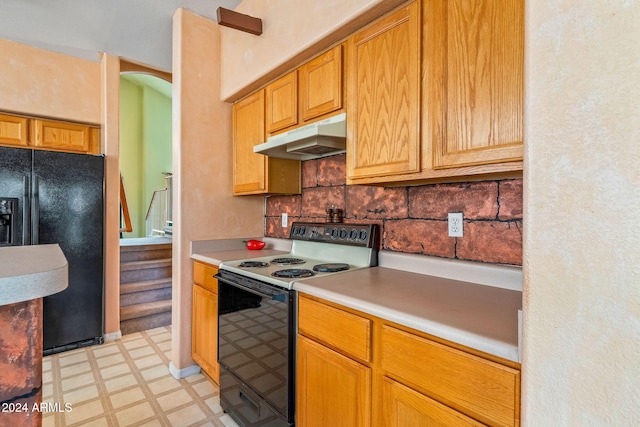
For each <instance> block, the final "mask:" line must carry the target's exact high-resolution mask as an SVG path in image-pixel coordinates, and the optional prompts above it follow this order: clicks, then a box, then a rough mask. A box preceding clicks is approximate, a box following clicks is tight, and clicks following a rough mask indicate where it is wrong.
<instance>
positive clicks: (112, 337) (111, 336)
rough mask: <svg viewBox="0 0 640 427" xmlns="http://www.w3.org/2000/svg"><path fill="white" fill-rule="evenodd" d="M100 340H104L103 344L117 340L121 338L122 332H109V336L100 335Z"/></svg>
mask: <svg viewBox="0 0 640 427" xmlns="http://www.w3.org/2000/svg"><path fill="white" fill-rule="evenodd" d="M102 338H104V342H107V341H115V340H119V339H120V338H122V331H117V332H111V333H110V334H104V335H102Z"/></svg>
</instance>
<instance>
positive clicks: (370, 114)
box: [347, 0, 524, 184]
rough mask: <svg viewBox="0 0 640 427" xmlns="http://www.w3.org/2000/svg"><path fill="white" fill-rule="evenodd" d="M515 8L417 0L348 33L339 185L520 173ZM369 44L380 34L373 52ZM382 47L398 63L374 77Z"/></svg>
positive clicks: (519, 53) (472, 0) (518, 17)
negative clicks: (343, 163) (343, 173)
mask: <svg viewBox="0 0 640 427" xmlns="http://www.w3.org/2000/svg"><path fill="white" fill-rule="evenodd" d="M420 9H421V10H420ZM523 10H524V1H523V0H515V1H508V0H499V1H490V0H453V1H446V0H435V1H431V0H429V1H427V0H417V1H416V2H414V3H413V4H411V5H409V6H404V7H402V8H401V9H399V10H397V11H395V12H392V13H391V14H390V15H387V16H386V17H383V18H382V19H380V20H379V21H377V22H375V23H373V24H371V25H370V26H369V27H366V28H365V29H363V30H361V31H359V32H357V33H356V34H355V35H354V36H352V37H351V38H350V39H349V41H348V47H349V48H348V50H347V56H348V59H347V75H348V78H349V84H348V92H349V97H348V103H347V115H348V126H349V135H348V138H347V183H348V184H403V183H407V182H428V181H430V180H432V181H433V180H440V181H442V180H448V181H452V180H459V179H467V178H468V177H472V176H475V175H483V176H484V177H487V178H489V177H491V178H493V177H499V176H519V175H520V174H521V173H522V165H523V163H522V157H523V137H522V129H523V64H524V43H523V34H524V25H523V16H524V12H523ZM407 15H410V16H409V17H407ZM394 21H395V22H397V24H394ZM416 24H417V29H416V27H415V25H416ZM394 25H396V26H394ZM396 27H399V28H396ZM400 28H405V29H406V31H407V32H410V34H411V40H416V41H417V43H418V44H419V46H418V48H417V49H418V50H417V52H416V50H415V46H413V45H411V44H409V43H407V42H404V43H402V42H401V41H399V40H398V38H400V37H402V36H401V34H402V30H401V29H400ZM376 30H377V31H376ZM385 30H386V31H385ZM392 34H396V35H397V38H393V37H392V36H391V35H392ZM367 37H370V38H371V39H372V41H369V40H368V39H367ZM405 37H408V36H405ZM376 40H381V41H382V40H385V44H380V45H379V48H378V51H376V50H375V49H374V48H373V47H374V46H376V43H375V41H376ZM394 41H395V43H396V44H394ZM403 50H404V51H407V53H406V54H404V56H403V53H402V51H403ZM387 51H390V52H393V53H392V54H393V55H395V58H394V59H393V61H395V63H394V64H393V65H395V64H396V63H397V64H399V68H398V69H392V70H390V71H386V70H385V71H380V72H379V73H376V70H375V68H374V69H373V70H372V67H374V66H385V64H386V62H388V60H387V59H386V57H385V55H389V53H388V52H387ZM409 51H410V52H409ZM403 58H404V59H403ZM403 61H404V62H403ZM415 61H418V64H419V65H418V73H417V74H416V73H414V72H413V70H415V68H414V67H415ZM408 64H411V65H408ZM402 70H406V71H404V72H403V71H402ZM393 73H396V74H395V75H394V74H393ZM399 73H401V74H399ZM416 78H417V79H418V80H417V82H418V86H417V87H414V86H412V85H413V84H415V82H416V80H415V79H416ZM380 82H382V83H380ZM407 87H411V88H412V89H406V88H407ZM375 90H379V92H377V93H376V92H373V91H375ZM405 92H406V93H407V94H406V96H405V95H403V94H404V93H405ZM374 93H375V95H374ZM416 102H417V104H414V103H416ZM416 105H417V107H416ZM414 108H417V109H414ZM405 122H406V123H405ZM414 126H417V128H416V127H414ZM416 129H417V130H416ZM416 132H417V133H416Z"/></svg>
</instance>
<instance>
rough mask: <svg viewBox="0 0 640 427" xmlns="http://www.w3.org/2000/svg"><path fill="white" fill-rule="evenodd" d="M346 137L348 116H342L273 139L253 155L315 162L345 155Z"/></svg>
mask: <svg viewBox="0 0 640 427" xmlns="http://www.w3.org/2000/svg"><path fill="white" fill-rule="evenodd" d="M346 136H347V114H346V113H342V114H338V115H336V116H333V117H330V118H328V119H325V120H320V121H317V122H315V123H311V124H308V125H306V126H302V127H299V128H297V129H293V130H290V131H289V132H284V133H280V134H278V135H274V136H272V137H271V138H269V139H267V142H265V143H263V144H258V145H256V146H255V147H253V152H254V153H260V154H264V155H267V156H271V157H280V158H283V159H295V160H309V159H317V158H318V157H324V156H332V155H334V154H340V153H344V152H345V145H346Z"/></svg>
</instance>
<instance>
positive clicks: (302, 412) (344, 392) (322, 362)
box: [296, 336, 371, 427]
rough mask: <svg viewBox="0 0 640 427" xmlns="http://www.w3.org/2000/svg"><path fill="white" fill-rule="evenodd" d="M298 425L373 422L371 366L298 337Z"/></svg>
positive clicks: (359, 426)
mask: <svg viewBox="0 0 640 427" xmlns="http://www.w3.org/2000/svg"><path fill="white" fill-rule="evenodd" d="M297 365H298V368H297V369H298V377H297V379H296V381H297V393H296V394H297V407H296V420H297V421H296V425H298V426H307V427H312V426H313V427H326V426H341V427H365V426H369V425H371V420H370V417H371V368H369V367H368V366H365V365H362V364H360V363H358V362H356V361H354V360H352V359H350V358H348V357H346V356H343V355H342V354H340V353H338V352H336V351H333V350H331V349H329V348H327V347H324V346H323V345H321V344H318V343H316V342H315V341H313V340H311V339H308V338H305V337H303V336H299V337H298V360H297Z"/></svg>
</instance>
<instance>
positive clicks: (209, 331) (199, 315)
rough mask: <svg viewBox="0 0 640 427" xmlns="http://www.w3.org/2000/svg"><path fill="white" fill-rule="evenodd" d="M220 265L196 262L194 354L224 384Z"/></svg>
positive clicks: (194, 275)
mask: <svg viewBox="0 0 640 427" xmlns="http://www.w3.org/2000/svg"><path fill="white" fill-rule="evenodd" d="M217 273H218V267H216V266H213V265H210V264H205V263H202V262H199V261H194V263H193V281H194V284H193V306H192V324H191V357H193V360H194V361H195V362H196V363H197V364H198V365H200V368H202V370H203V371H204V372H205V373H206V374H207V375H208V376H209V377H211V379H213V380H214V381H215V382H216V383H218V384H220V366H219V365H218V280H217V279H214V278H213V276H214V275H215V274H217Z"/></svg>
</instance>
